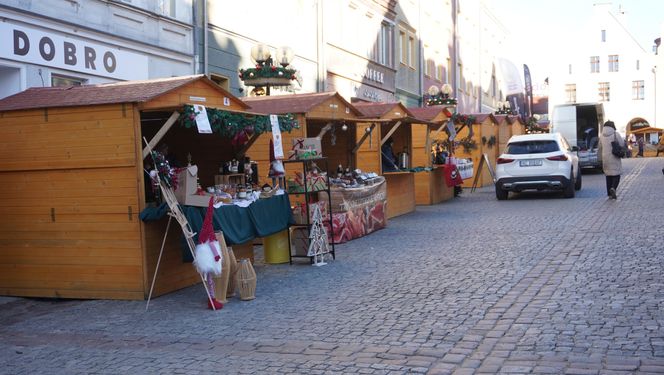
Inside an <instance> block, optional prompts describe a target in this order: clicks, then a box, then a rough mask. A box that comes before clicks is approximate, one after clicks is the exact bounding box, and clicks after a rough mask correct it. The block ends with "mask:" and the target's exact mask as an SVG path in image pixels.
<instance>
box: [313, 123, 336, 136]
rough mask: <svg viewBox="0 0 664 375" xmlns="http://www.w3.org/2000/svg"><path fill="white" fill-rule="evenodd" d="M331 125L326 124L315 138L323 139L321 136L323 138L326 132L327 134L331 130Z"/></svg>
mask: <svg viewBox="0 0 664 375" xmlns="http://www.w3.org/2000/svg"><path fill="white" fill-rule="evenodd" d="M332 125H333V123H331V122H328V123H327V125H325V126H323V129H321V130H320V133H318V135H317V136H316V138H318V139H323V136H324V135H325V134H326V133H327V132H329V131H330V130H332Z"/></svg>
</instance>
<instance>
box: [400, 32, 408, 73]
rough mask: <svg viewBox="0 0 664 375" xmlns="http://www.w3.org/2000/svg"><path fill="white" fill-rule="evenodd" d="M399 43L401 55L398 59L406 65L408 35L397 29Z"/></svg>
mask: <svg viewBox="0 0 664 375" xmlns="http://www.w3.org/2000/svg"><path fill="white" fill-rule="evenodd" d="M399 45H400V46H401V51H400V52H401V54H400V55H401V57H400V60H399V61H400V62H401V63H402V64H404V65H406V64H408V37H407V36H406V32H405V31H403V30H399Z"/></svg>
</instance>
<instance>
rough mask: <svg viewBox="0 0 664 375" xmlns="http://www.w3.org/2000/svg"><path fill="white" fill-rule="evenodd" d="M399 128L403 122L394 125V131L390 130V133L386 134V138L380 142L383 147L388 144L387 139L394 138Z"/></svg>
mask: <svg viewBox="0 0 664 375" xmlns="http://www.w3.org/2000/svg"><path fill="white" fill-rule="evenodd" d="M399 126H401V121H397V123H396V124H394V126H393V127H392V129H390V131H389V132H387V134H385V136H384V137H383V139H382V140H381V141H380V145H381V146H382V145H384V144H385V142H387V139H388V138H390V137H391V136H392V134H394V132H395V131H397V129H399Z"/></svg>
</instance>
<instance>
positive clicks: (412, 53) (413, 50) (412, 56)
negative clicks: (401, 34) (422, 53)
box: [408, 35, 417, 69]
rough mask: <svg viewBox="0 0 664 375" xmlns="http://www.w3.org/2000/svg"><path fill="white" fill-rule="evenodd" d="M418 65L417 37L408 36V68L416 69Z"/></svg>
mask: <svg viewBox="0 0 664 375" xmlns="http://www.w3.org/2000/svg"><path fill="white" fill-rule="evenodd" d="M416 63H417V45H416V44H415V37H413V36H410V35H409V36H408V66H410V67H411V68H413V69H415V64H416Z"/></svg>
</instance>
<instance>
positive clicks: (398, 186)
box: [353, 102, 418, 219]
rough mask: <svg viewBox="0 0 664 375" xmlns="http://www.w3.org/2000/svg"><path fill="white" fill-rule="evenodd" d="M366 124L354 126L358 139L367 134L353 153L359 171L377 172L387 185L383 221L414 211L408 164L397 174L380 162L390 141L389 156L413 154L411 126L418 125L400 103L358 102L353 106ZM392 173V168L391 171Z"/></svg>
mask: <svg viewBox="0 0 664 375" xmlns="http://www.w3.org/2000/svg"><path fill="white" fill-rule="evenodd" d="M353 105H354V106H355V108H357V109H358V110H359V111H360V112H362V115H363V116H364V117H365V118H366V119H367V122H366V123H364V124H360V126H358V130H357V132H358V136H359V134H361V133H366V132H367V130H369V129H373V130H371V131H369V132H368V133H370V134H369V142H364V143H363V144H362V145H361V147H360V149H359V150H358V153H357V166H358V168H360V169H367V170H376V169H375V168H377V167H380V168H379V169H378V170H380V171H381V173H382V175H383V177H385V180H386V182H387V202H388V203H387V217H388V219H389V218H392V217H395V216H399V215H403V214H407V213H409V212H413V211H415V205H416V202H415V175H414V173H413V172H411V171H410V170H409V169H410V168H412V167H413V166H414V165H413V164H412V160H409V161H408V163H407V165H405V167H406V168H402V167H404V166H401V165H399V166H398V167H399V169H398V170H389V169H388V168H387V167H386V166H385V165H382V162H381V159H382V158H381V153H383V152H384V150H382V146H383V145H385V143H386V142H388V141H389V140H390V139H391V140H393V142H394V143H393V146H392V149H393V152H394V153H395V154H396V153H398V152H405V153H407V154H408V155H409V156H410V155H411V154H412V151H413V137H412V131H411V125H412V124H413V123H416V122H418V120H416V119H415V117H414V116H413V115H412V114H411V113H410V111H409V110H408V109H407V108H406V107H405V106H404V105H403V104H401V103H374V102H358V103H354V104H353ZM392 169H394V168H392Z"/></svg>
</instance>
